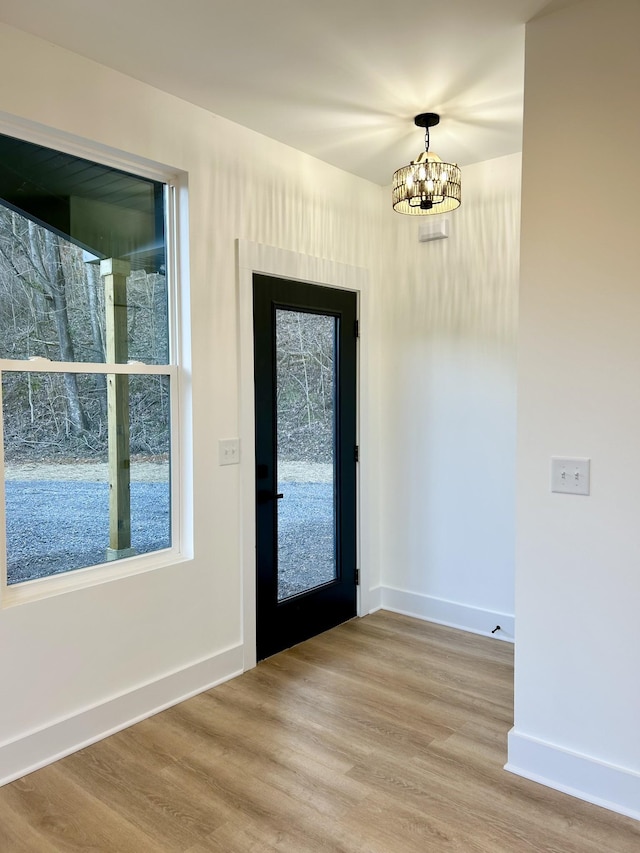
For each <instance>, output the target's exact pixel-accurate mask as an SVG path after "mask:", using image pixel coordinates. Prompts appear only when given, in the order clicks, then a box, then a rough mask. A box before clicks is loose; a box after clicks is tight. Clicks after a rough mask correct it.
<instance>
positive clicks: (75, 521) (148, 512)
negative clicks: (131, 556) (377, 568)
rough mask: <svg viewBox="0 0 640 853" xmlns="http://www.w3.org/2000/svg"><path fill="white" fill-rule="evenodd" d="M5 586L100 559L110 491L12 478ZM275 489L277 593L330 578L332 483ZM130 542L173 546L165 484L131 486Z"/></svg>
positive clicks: (87, 484)
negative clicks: (278, 496) (277, 497)
mask: <svg viewBox="0 0 640 853" xmlns="http://www.w3.org/2000/svg"><path fill="white" fill-rule="evenodd" d="M5 488H6V506H7V513H6V518H7V551H8V567H7V568H8V572H7V574H8V582H9V584H12V583H17V582H20V581H26V580H33V579H35V578H40V577H47V576H49V575H54V574H58V573H60V572H66V571H70V570H72V569H79V568H84V567H86V566H92V565H96V564H98V563H102V562H104V561H105V554H106V548H107V546H108V544H109V487H108V485H107V484H106V483H104V482H91V481H88V480H83V481H78V480H72V479H60V480H54V479H42V480H41V479H34V478H32V479H27V480H19V479H9V480H8V481H7V482H6V484H5ZM278 491H280V492H283V493H284V498H283V500H281V501H278V540H279V548H280V566H279V577H278V596H279V598H280V599H282V598H287V597H289V596H291V595H295V594H296V593H298V592H301V591H302V590H304V589H308V588H311V587H314V586H317V585H319V584H322V583H326V582H327V581H329V580H331V579H332V578H333V577H334V576H335V562H334V541H333V485H332V483H330V482H311V483H309V482H307V483H303V482H293V481H291V480H286V481H282V482H281V483H279V485H278ZM131 545H132V547H133V548H134V549H135V551H136V552H137V553H139V554H143V553H147V552H149V551H157V550H159V549H161V548H168V547H170V513H169V487H168V483H166V482H136V481H133V482H132V483H131Z"/></svg>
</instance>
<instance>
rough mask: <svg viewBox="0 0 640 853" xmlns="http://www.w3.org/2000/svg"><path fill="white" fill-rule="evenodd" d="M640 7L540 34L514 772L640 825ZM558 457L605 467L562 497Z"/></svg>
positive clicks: (526, 322)
mask: <svg viewBox="0 0 640 853" xmlns="http://www.w3.org/2000/svg"><path fill="white" fill-rule="evenodd" d="M639 32H640V4H639V3H638V2H637V0H606V2H605V0H584V2H582V3H580V4H577V5H575V6H572V7H570V8H567V9H564V10H562V11H560V12H557V13H556V14H554V15H550V16H549V17H545V18H542V19H540V20H538V21H536V22H535V23H532V24H530V25H529V26H528V28H527V48H526V86H525V125H524V152H523V191H522V282H521V310H520V355H519V373H518V387H519V391H518V396H519V405H518V418H519V439H518V485H519V488H518V516H517V574H516V614H517V620H518V627H517V646H516V701H515V728H514V731H513V732H512V735H511V738H510V750H509V762H510V764H509V766H510V768H511V769H513V770H515V772H519V773H522V774H523V775H528V776H530V777H532V778H538V779H540V780H542V781H545V782H546V783H547V784H551V785H554V786H556V787H559V788H563V789H566V790H570V791H574V792H576V793H577V794H578V795H579V796H583V797H585V798H587V799H591V800H594V801H596V802H602V803H604V804H605V805H609V806H611V807H612V808H616V809H618V810H620V811H624V812H626V813H628V814H632V815H634V816H635V817H638V818H640V805H639V804H640V736H639V729H638V721H639V720H640V680H639V678H638V672H639V663H640V658H639V650H640V618H639V609H638V608H639V605H640V524H639V523H638V518H639V515H640V499H639V497H638V494H639V493H638V482H639V481H640V441H639V440H638V434H639V433H638V427H639V424H640V381H639V378H638V373H639V365H640V277H639V270H640V239H639V236H640V208H639V207H638V199H639V198H640V165H639V164H638V150H639V148H640V118H639V112H638V92H639V91H640V52H639V51H638V45H637V39H638V33H639ZM552 455H566V456H587V457H591V459H592V468H591V495H590V497H576V496H569V495H560V494H551V493H550V490H549V467H550V463H549V460H550V457H551V456H552Z"/></svg>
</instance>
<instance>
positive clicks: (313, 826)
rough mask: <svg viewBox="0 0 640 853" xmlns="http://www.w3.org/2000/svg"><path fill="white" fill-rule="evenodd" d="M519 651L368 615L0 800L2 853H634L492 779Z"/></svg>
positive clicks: (627, 836) (517, 787)
mask: <svg viewBox="0 0 640 853" xmlns="http://www.w3.org/2000/svg"><path fill="white" fill-rule="evenodd" d="M512 657H513V649H512V647H511V646H509V645H506V644H504V643H501V642H499V641H497V640H492V639H487V638H484V637H478V636H475V635H471V634H465V633H464V632H461V631H455V630H453V629H449V628H443V627H441V626H437V625H431V624H428V623H425V622H420V621H417V620H413V619H409V618H407V617H403V616H397V615H395V614H391V613H385V612H379V613H375V614H373V615H372V616H368V617H366V618H365V619H359V620H354V621H352V622H349V623H347V624H345V625H342V626H340V627H339V628H335V629H333V630H332V631H329V632H327V633H326V634H323V635H321V636H319V637H316V638H315V639H313V640H309V641H308V642H306V643H303V644H301V645H299V646H297V647H295V648H293V649H290V650H289V651H287V652H283V653H282V654H280V655H276V656H275V657H273V658H271V659H269V660H267V661H264V662H263V663H261V664H259V665H258V667H257V668H256V669H254V670H251V671H250V672H247V673H245V674H244V675H242V676H240V677H239V678H236V679H234V680H233V681H230V682H228V683H226V684H223V685H221V686H220V687H217V688H215V689H214V690H210V691H208V692H207V693H202V694H200V695H199V696H196V697H194V698H193V699H190V700H189V701H187V702H184V703H182V704H181V705H178V706H176V707H175V708H171V709H170V710H168V711H165V712H163V713H161V714H158V715H157V716H155V717H152V718H150V719H149V720H145V721H144V722H142V723H139V724H138V725H136V726H133V727H132V728H130V729H127V730H126V731H124V732H120V733H119V734H116V735H113V736H112V737H110V738H108V739H106V740H104V741H102V742H100V743H98V744H95V745H94V746H91V747H89V748H87V749H84V750H82V751H80V752H78V753H75V754H74V755H71V756H69V757H68V758H65V759H63V760H61V761H59V762H57V763H56V764H54V765H52V766H51V767H47V768H44V769H43V770H39V771H37V772H36V773H32V774H31V775H30V776H28V777H25V778H24V779H21V780H19V781H18V782H14V783H13V784H11V785H7V786H5V787H4V788H2V789H0V851H2V853H32V852H33V853H57V852H58V851H104V853H112V851H123V853H128V851H135V853H146V851H155V853H162V851H182V852H183V853H207V852H208V853H236V851H237V853H248V851H255V853H264V851H272V850H278V851H290V853H320V851H322V853H329V851H331V853H334V851H343V853H425V851H433V853H439V851H443V853H445V851H458V853H521V851H522V853H604V851H606V853H638V850H640V823H637V822H636V821H633V820H631V819H628V818H625V817H622V816H620V815H616V814H613V813H611V812H607V811H605V810H604V809H600V808H597V807H596V806H592V805H589V804H588V803H583V802H581V801H579V800H576V799H573V798H572V797H568V796H565V795H563V794H560V793H558V792H556V791H552V790H550V789H548V788H544V787H542V786H540V785H536V784H535V783H533V782H528V781H527V780H525V779H520V778H518V777H516V776H513V775H511V774H508V773H506V772H505V771H504V770H503V769H502V768H503V765H504V763H505V761H506V737H507V732H508V730H509V728H510V727H511V725H512V702H513V690H512V682H513V659H512Z"/></svg>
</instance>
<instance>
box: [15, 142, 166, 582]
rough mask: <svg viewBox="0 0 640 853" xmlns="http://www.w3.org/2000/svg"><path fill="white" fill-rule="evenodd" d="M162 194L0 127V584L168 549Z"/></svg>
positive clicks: (144, 181)
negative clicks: (1, 130)
mask: <svg viewBox="0 0 640 853" xmlns="http://www.w3.org/2000/svg"><path fill="white" fill-rule="evenodd" d="M168 193H169V189H168V187H167V185H165V183H163V182H161V181H156V180H150V179H148V178H145V177H139V176H136V175H133V174H129V173H128V172H124V171H121V170H119V169H114V168H111V167H108V166H104V165H102V164H99V163H95V162H91V161H89V160H86V159H83V158H79V157H75V156H72V155H70V154H66V153H61V152H58V151H54V150H52V149H50V148H46V147H43V146H40V145H34V144H32V143H29V142H24V141H22V140H17V139H13V138H11V137H8V136H2V135H0V414H1V417H0V429H1V430H2V445H1V449H0V453H1V454H2V468H3V472H4V485H3V489H2V492H3V495H2V497H3V501H2V504H3V507H2V508H3V510H4V512H3V520H2V527H3V530H4V536H2V537H1V541H2V543H3V547H2V554H1V555H0V559H1V561H2V567H3V587H4V589H5V591H6V590H9V589H11V588H15V587H16V586H17V585H23V584H25V583H28V582H34V581H35V582H39V581H41V579H43V578H50V577H52V576H56V575H60V574H64V573H68V572H70V571H72V570H78V569H86V568H88V567H94V566H98V565H101V564H112V563H113V561H119V560H121V559H123V558H133V557H138V556H140V555H144V554H149V553H151V552H157V551H165V550H166V549H171V548H172V547H175V542H174V541H173V538H174V537H175V530H176V528H175V525H174V524H172V504H173V501H172V488H171V483H172V478H171V461H172V422H175V411H174V409H175V406H176V399H177V394H176V380H177V368H176V364H175V357H174V352H175V340H174V334H173V332H174V330H173V328H172V325H173V321H172V317H173V312H172V310H170V306H171V298H170V297H171V292H172V287H173V286H174V285H173V282H172V281H171V278H172V277H171V276H170V275H168V274H167V272H168V269H169V268H170V265H169V264H168V262H167V247H168V241H167V234H168V232H169V231H170V229H169V228H168V227H167V222H168V217H167V210H168V207H169V201H170V200H169V197H168Z"/></svg>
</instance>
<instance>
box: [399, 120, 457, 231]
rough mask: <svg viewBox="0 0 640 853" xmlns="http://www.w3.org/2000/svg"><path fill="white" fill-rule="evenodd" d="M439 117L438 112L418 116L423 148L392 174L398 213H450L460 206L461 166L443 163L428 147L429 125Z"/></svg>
mask: <svg viewBox="0 0 640 853" xmlns="http://www.w3.org/2000/svg"><path fill="white" fill-rule="evenodd" d="M439 121H440V116H439V115H438V114H437V113H421V114H420V115H418V116H416V117H415V123H416V125H417V126H418V127H424V129H425V132H424V151H423V152H421V153H420V154H419V155H418V157H416V159H415V160H412V161H411V163H410V164H409V165H408V166H403V167H402V168H401V169H398V171H397V172H394V174H393V209H394V210H395V211H397V212H398V213H408V214H410V215H412V216H425V215H428V214H433V213H448V211H450V210H455V209H456V207H459V206H460V169H459V167H458V166H456V165H455V164H454V163H443V162H442V160H441V159H440V158H439V157H438V155H437V154H434V153H433V152H431V151H429V128H430V127H435V126H436V125H437V124H438V122H439Z"/></svg>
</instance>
